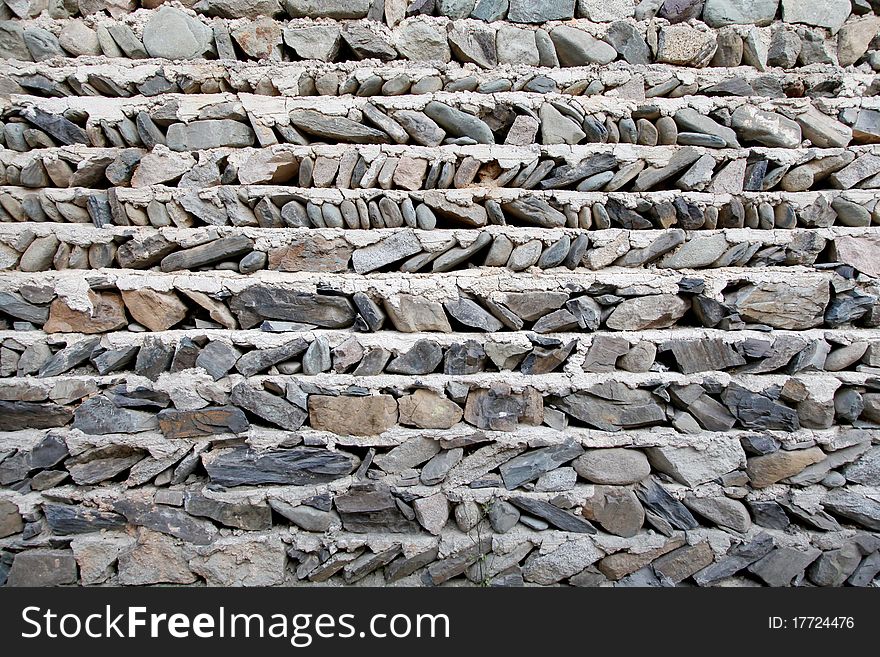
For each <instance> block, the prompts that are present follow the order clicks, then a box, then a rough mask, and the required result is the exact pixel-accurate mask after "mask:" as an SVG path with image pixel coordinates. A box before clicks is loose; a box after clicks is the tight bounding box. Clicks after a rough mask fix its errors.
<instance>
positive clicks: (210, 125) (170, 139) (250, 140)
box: [165, 119, 254, 151]
mask: <svg viewBox="0 0 880 657" xmlns="http://www.w3.org/2000/svg"><path fill="white" fill-rule="evenodd" d="M165 141H166V143H167V144H168V148H170V149H171V150H174V151H200V150H207V149H209V148H222V147H230V148H246V147H248V146H253V144H254V131H253V130H252V129H251V127H250V126H249V125H247V124H246V123H241V122H239V121H233V120H232V119H207V120H203V121H192V122H191V123H172V124H171V125H170V126H169V127H168V132H167V133H166V135H165Z"/></svg>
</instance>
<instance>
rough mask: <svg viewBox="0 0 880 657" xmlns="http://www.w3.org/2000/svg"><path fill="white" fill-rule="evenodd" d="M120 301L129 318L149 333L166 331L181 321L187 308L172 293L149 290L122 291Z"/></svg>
mask: <svg viewBox="0 0 880 657" xmlns="http://www.w3.org/2000/svg"><path fill="white" fill-rule="evenodd" d="M122 300H123V302H124V303H125V307H126V309H127V310H128V312H129V313H131V316H132V317H133V318H134V319H135V320H136V321H137V322H139V323H140V324H143V325H144V326H146V327H147V328H148V329H150V330H151V331H167V330H168V329H169V328H171V327H172V326H174V325H175V324H178V323H179V322H181V321H183V319H184V318H185V317H186V313H187V307H186V306H185V305H184V303H183V302H182V301H181V300H180V299H179V298H178V297H177V295H176V294H175V293H174V292H158V291H156V290H153V289H150V288H139V289H137V290H123V291H122Z"/></svg>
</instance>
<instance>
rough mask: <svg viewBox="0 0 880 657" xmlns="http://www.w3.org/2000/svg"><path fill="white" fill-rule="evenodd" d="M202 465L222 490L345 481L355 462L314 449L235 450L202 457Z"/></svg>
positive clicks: (245, 448) (336, 453)
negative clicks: (235, 487) (238, 487)
mask: <svg viewBox="0 0 880 657" xmlns="http://www.w3.org/2000/svg"><path fill="white" fill-rule="evenodd" d="M202 462H203V464H204V466H205V470H206V471H207V473H208V477H209V478H210V479H211V481H212V482H213V483H216V484H218V485H221V486H260V485H281V486H306V485H314V484H321V483H328V482H331V481H334V480H335V479H339V478H340V477H344V476H346V475H348V474H351V473H352V472H353V471H354V470H355V468H356V467H357V459H355V458H354V457H352V456H350V455H348V454H345V453H343V452H335V451H330V450H328V449H322V448H316V447H294V448H291V449H267V450H260V451H257V450H252V449H250V448H248V447H235V448H232V449H226V450H213V451H211V452H207V453H204V454H202ZM337 500H338V498H337Z"/></svg>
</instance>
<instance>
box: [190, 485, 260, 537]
mask: <svg viewBox="0 0 880 657" xmlns="http://www.w3.org/2000/svg"><path fill="white" fill-rule="evenodd" d="M184 509H185V510H186V512H187V513H189V514H190V515H193V516H200V517H204V518H210V519H211V520H214V521H216V522H218V523H220V524H221V525H225V526H226V527H234V528H236V529H244V530H248V531H259V530H261V529H269V528H270V527H271V526H272V511H271V509H270V508H269V506H268V505H267V504H266V503H262V504H248V503H247V502H225V501H222V500H215V499H212V498H210V497H205V496H204V495H202V494H201V493H198V492H195V491H189V492H187V493H186V495H185V497H184Z"/></svg>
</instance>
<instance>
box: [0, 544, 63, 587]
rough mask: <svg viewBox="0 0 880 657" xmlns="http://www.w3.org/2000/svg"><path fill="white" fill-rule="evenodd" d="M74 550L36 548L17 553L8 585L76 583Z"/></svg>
mask: <svg viewBox="0 0 880 657" xmlns="http://www.w3.org/2000/svg"><path fill="white" fill-rule="evenodd" d="M76 582H77V571H76V559H74V556H73V550H48V549H35V550H26V551H24V552H19V553H18V554H17V555H15V559H14V560H13V562H12V568H11V569H10V570H9V575H8V577H7V578H6V586H10V587H18V586H30V587H36V586H39V587H45V586H64V585H67V584H76Z"/></svg>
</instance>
